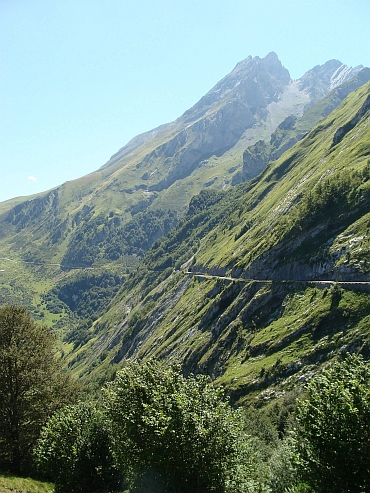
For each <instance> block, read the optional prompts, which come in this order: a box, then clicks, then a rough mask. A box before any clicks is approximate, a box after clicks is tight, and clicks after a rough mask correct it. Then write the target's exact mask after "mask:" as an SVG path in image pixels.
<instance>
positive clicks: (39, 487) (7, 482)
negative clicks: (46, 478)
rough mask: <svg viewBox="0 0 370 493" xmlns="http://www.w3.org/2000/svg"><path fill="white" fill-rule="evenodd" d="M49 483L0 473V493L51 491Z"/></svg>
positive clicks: (44, 492) (51, 487)
mask: <svg viewBox="0 0 370 493" xmlns="http://www.w3.org/2000/svg"><path fill="white" fill-rule="evenodd" d="M53 491H54V487H53V485H52V484H51V483H45V482H42V481H36V480H34V479H30V478H20V477H17V476H8V475H2V474H0V493H10V492H13V493H14V492H15V493H18V492H19V493H20V492H22V493H52V492H53Z"/></svg>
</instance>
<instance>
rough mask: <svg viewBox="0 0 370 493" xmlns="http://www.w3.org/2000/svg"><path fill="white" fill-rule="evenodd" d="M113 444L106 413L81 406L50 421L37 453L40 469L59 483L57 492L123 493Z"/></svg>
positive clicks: (44, 430) (85, 405)
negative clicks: (105, 416) (113, 452)
mask: <svg viewBox="0 0 370 493" xmlns="http://www.w3.org/2000/svg"><path fill="white" fill-rule="evenodd" d="M110 442H111V440H110V433H109V426H108V423H107V421H106V420H105V418H104V416H103V414H102V412H101V411H99V410H97V409H96V408H94V407H93V406H92V405H89V404H79V405H75V406H68V407H66V408H64V409H62V410H61V411H59V412H57V413H55V414H54V415H53V416H52V417H51V418H50V419H49V421H48V422H47V424H46V426H45V427H44V428H43V430H42V432H41V436H40V439H39V440H38V444H37V447H36V449H35V452H34V453H35V457H36V462H37V464H38V467H39V470H40V471H41V472H42V473H43V474H45V475H46V476H47V477H49V478H50V479H51V480H52V481H53V482H54V483H55V492H56V493H100V492H101V493H103V492H108V491H109V492H112V491H121V490H120V474H119V472H118V469H117V468H116V467H115V462H114V459H113V456H112V453H111V450H110Z"/></svg>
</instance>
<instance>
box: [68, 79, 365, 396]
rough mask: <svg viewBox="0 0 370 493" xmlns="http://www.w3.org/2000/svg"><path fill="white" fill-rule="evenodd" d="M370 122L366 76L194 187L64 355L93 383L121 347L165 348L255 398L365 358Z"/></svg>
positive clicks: (125, 353) (159, 353)
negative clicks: (349, 358)
mask: <svg viewBox="0 0 370 493" xmlns="http://www.w3.org/2000/svg"><path fill="white" fill-rule="evenodd" d="M369 121H370V83H367V84H365V85H363V86H361V87H360V88H359V89H357V90H355V91H354V92H352V93H350V94H349V95H348V97H347V98H346V99H344V101H343V102H342V104H341V105H340V106H339V107H338V108H337V109H335V110H334V111H333V112H331V113H330V114H329V115H328V116H327V117H326V118H324V119H322V120H320V122H319V124H318V125H317V126H315V127H314V128H313V129H312V130H311V131H310V132H308V134H307V135H306V136H305V137H304V138H303V139H302V140H301V141H300V142H298V143H297V144H296V145H294V146H293V147H292V148H291V149H290V150H289V151H288V152H286V153H284V154H283V155H282V156H281V157H280V158H279V159H277V160H276V161H275V162H272V163H269V164H268V166H267V167H266V168H265V170H264V171H263V173H262V174H261V175H259V176H258V177H256V178H255V179H253V180H251V181H249V182H247V183H242V184H240V185H238V186H237V187H235V188H234V189H231V190H229V191H226V192H221V191H217V190H211V189H207V190H203V191H202V192H201V193H200V194H199V195H198V196H196V197H194V198H193V199H192V201H191V203H190V207H189V211H188V213H187V215H186V216H185V217H184V218H183V219H182V220H181V222H180V224H179V225H178V226H177V227H176V228H175V229H173V230H172V231H171V233H170V234H169V235H167V236H166V237H163V238H161V239H160V240H158V241H157V242H156V243H155V244H154V245H153V246H152V248H151V249H150V250H149V251H148V253H147V255H146V257H145V259H144V261H143V263H142V265H141V266H140V267H139V269H138V271H137V272H136V273H133V274H131V276H130V277H129V278H128V279H127V280H126V281H125V283H124V284H123V286H122V288H121V289H120V291H119V292H118V293H117V295H116V297H115V299H114V301H113V303H112V305H111V307H110V308H109V310H108V311H107V312H106V313H105V314H104V315H102V317H101V318H100V319H99V320H98V321H97V322H96V324H95V325H94V327H93V328H91V329H90V331H89V332H88V335H87V338H86V340H85V343H84V344H83V345H82V346H81V347H80V349H79V351H78V353H71V354H70V356H69V357H68V360H69V364H70V366H71V367H72V368H75V369H76V371H79V372H80V374H81V375H84V377H83V378H84V380H85V381H86V382H89V384H91V385H92V384H93V382H94V381H99V379H104V378H109V376H110V375H111V373H112V372H113V371H114V370H115V369H116V368H118V367H119V365H120V362H121V361H122V360H123V359H125V358H130V357H135V358H139V359H141V358H142V359H146V358H148V357H153V356H154V357H156V358H160V359H166V360H170V361H172V360H176V361H179V362H180V363H181V364H182V365H183V369H184V372H185V373H189V372H195V373H197V372H205V373H208V374H209V375H210V376H212V377H213V378H215V379H217V382H218V383H220V384H224V385H225V386H226V387H227V388H228V390H229V393H230V395H231V398H232V400H234V401H239V402H241V401H243V400H245V399H248V400H249V401H250V402H251V401H252V402H257V403H259V404H260V405H261V404H263V403H264V402H266V401H268V400H270V399H273V398H276V397H279V396H281V395H284V393H285V392H286V391H287V390H289V389H292V388H295V387H297V386H299V385H302V384H303V383H304V382H306V381H307V380H308V379H309V378H311V376H312V375H313V374H314V373H315V372H316V371H318V369H319V368H321V366H322V365H325V364H327V362H329V361H330V360H331V359H333V358H337V357H340V356H341V355H342V354H344V353H346V352H354V351H355V352H358V351H359V352H361V353H362V354H364V355H365V357H369V355H370V330H369V320H370V253H369V252H370V234H369V224H370V155H369V149H370V125H369ZM288 127H289V126H288ZM288 130H289V128H288ZM74 337H76V338H78V331H77V332H76V333H75V334H74ZM94 365H96V366H95V369H94Z"/></svg>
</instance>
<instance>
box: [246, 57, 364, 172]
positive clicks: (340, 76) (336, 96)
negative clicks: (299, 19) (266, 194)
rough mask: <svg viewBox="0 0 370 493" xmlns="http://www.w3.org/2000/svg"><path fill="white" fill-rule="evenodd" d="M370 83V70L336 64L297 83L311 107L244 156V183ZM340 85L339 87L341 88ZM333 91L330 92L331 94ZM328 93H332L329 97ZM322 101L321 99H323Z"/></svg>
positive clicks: (279, 126)
mask: <svg viewBox="0 0 370 493" xmlns="http://www.w3.org/2000/svg"><path fill="white" fill-rule="evenodd" d="M369 80H370V69H368V68H365V69H361V67H355V68H354V69H352V68H351V67H347V66H346V65H342V64H341V63H340V62H338V61H337V60H332V61H330V62H327V63H326V64H325V65H322V66H317V67H315V68H314V69H312V70H310V71H309V72H307V73H306V74H305V75H304V76H303V77H302V78H301V79H299V80H298V81H296V82H297V85H298V87H299V88H300V90H303V91H304V92H305V93H307V94H309V95H310V97H311V98H312V99H311V103H313V102H314V101H315V100H317V98H319V99H318V101H317V102H316V103H315V104H312V106H311V107H309V108H308V109H306V111H305V113H304V115H303V116H301V117H300V118H298V119H297V118H296V117H294V116H293V115H290V116H288V117H287V118H286V119H285V120H284V121H283V122H282V123H280V125H278V127H277V128H276V130H275V131H274V132H273V134H272V135H271V138H270V141H262V140H261V141H258V142H256V144H254V145H252V146H250V147H248V148H247V149H246V150H245V151H244V154H243V171H242V179H243V181H245V180H249V179H251V178H254V177H255V176H257V175H258V174H259V173H260V172H261V171H262V170H263V169H264V168H265V166H266V165H267V163H268V162H269V161H275V160H276V159H278V158H279V157H280V156H281V155H282V154H283V153H284V152H285V151H287V150H288V149H290V147H292V146H293V145H294V144H295V143H296V142H298V141H299V140H300V139H301V138H302V137H303V136H304V135H305V134H306V133H307V132H308V130H309V129H310V128H312V127H313V126H314V125H315V124H316V123H317V122H318V121H319V119H320V118H323V117H324V116H327V115H328V114H329V113H330V112H331V111H333V110H334V109H335V108H337V107H338V106H339V104H340V103H341V102H342V101H343V100H344V99H345V98H346V97H347V96H348V94H349V93H350V92H352V91H354V90H355V89H357V88H358V87H360V86H362V85H363V84H365V83H366V82H368V81H369ZM338 84H340V85H338ZM329 90H330V92H329ZM328 92H329V93H328ZM321 96H322V97H323V96H325V97H323V98H322V99H320V97H321ZM338 135H339V134H338Z"/></svg>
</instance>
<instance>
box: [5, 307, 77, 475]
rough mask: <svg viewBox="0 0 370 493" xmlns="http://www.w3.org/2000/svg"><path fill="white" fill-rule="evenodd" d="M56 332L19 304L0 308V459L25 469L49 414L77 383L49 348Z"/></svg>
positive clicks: (72, 393) (70, 395)
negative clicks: (43, 324)
mask: <svg viewBox="0 0 370 493" xmlns="http://www.w3.org/2000/svg"><path fill="white" fill-rule="evenodd" d="M54 345H55V338H54V336H53V334H52V333H51V332H50V330H49V329H48V328H47V327H46V326H42V325H39V324H37V323H36V322H34V320H33V319H32V318H31V315H30V313H29V312H27V310H26V309H25V308H23V307H19V306H15V305H10V306H7V305H5V306H3V307H2V308H0V464H1V465H2V467H5V468H8V469H9V470H11V471H13V472H19V471H27V470H29V468H30V464H31V462H32V459H31V451H32V447H33V445H34V443H35V441H36V439H37V437H38V434H39V432H40V429H41V427H42V426H43V424H44V423H45V422H46V420H47V418H48V416H49V415H50V414H51V413H52V412H53V411H55V410H56V409H58V408H59V407H61V406H62V405H64V404H65V403H67V402H71V401H72V400H73V399H75V398H76V395H77V388H76V386H75V384H73V382H72V381H71V380H70V378H69V376H68V375H66V374H65V373H63V372H62V370H61V364H60V361H58V360H57V359H56V358H55V354H54Z"/></svg>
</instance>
